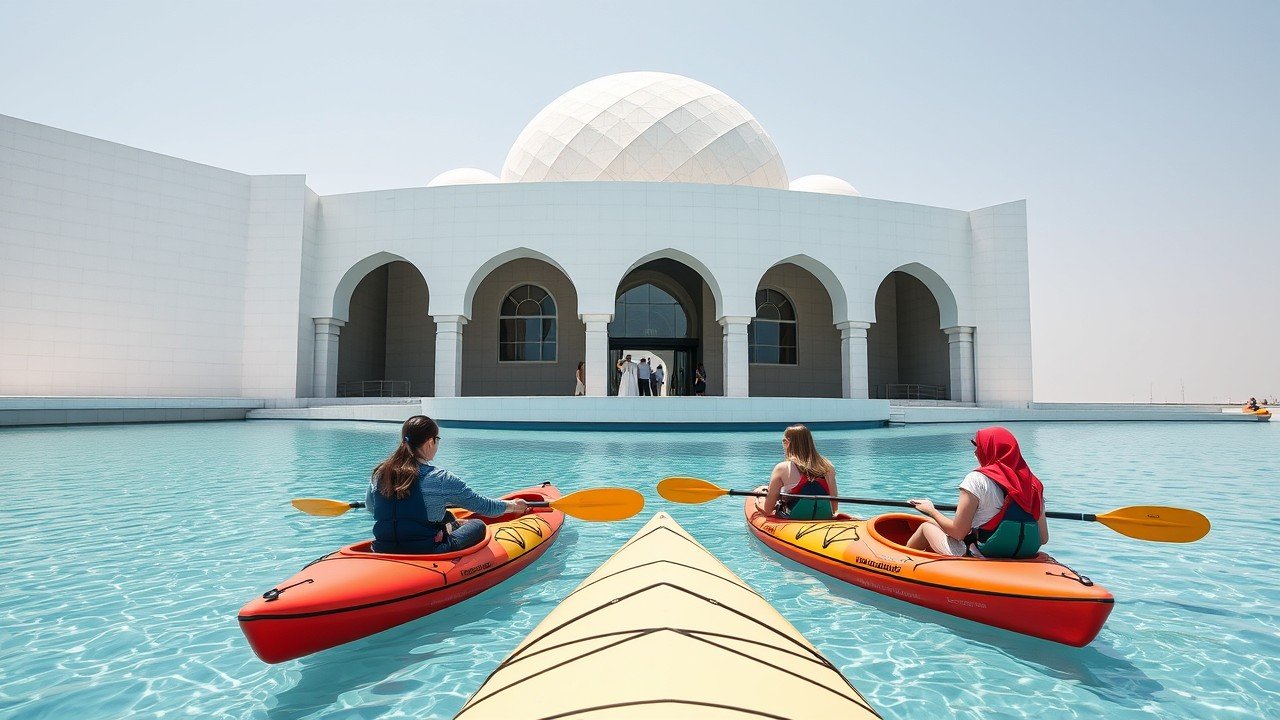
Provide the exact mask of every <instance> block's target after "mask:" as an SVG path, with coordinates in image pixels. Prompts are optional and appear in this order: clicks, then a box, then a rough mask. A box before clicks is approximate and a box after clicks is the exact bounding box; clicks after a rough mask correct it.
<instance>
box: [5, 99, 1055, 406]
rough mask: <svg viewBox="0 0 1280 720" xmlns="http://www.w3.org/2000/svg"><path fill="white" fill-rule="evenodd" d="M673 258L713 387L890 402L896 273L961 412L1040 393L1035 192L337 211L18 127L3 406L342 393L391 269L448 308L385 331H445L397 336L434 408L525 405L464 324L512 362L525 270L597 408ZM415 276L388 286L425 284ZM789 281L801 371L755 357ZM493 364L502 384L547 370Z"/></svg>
mask: <svg viewBox="0 0 1280 720" xmlns="http://www.w3.org/2000/svg"><path fill="white" fill-rule="evenodd" d="M779 167H780V164H779ZM504 179H505V178H504ZM784 180H785V179H784ZM785 186H786V185H785V182H784V183H783V185H782V187H785ZM655 259H668V260H671V261H675V262H677V263H680V264H682V266H683V267H686V268H687V269H689V270H690V273H691V276H693V275H695V274H696V277H700V278H701V280H702V281H703V283H704V285H703V290H702V292H700V293H697V294H698V295H702V296H703V297H692V295H693V293H690V296H691V298H692V299H691V301H690V302H691V303H692V305H695V306H697V307H698V308H699V309H700V312H699V314H698V316H697V317H696V318H691V320H692V321H696V325H697V332H698V333H699V336H698V341H699V343H700V344H699V350H698V358H699V359H701V361H702V362H704V364H705V365H706V368H707V370H708V374H709V375H710V376H711V378H710V382H709V383H708V393H709V394H715V395H727V396H746V395H751V394H784V393H785V394H790V392H791V390H786V391H782V390H781V388H791V389H794V392H795V393H796V394H797V395H802V396H803V395H806V394H812V395H825V396H834V395H838V396H843V397H852V398H859V397H861V398H866V397H868V396H869V395H870V396H873V397H874V396H875V395H876V393H877V389H876V388H875V387H869V380H868V378H869V374H868V354H869V352H871V354H873V355H875V352H876V351H875V349H874V348H872V350H870V351H869V350H868V344H869V343H871V344H872V345H874V344H875V343H876V342H879V340H877V339H876V338H878V337H880V335H881V334H878V333H877V332H875V323H876V321H877V317H876V306H877V292H878V291H879V290H880V288H881V286H882V284H884V283H885V282H886V279H887V278H890V277H891V274H892V273H895V271H897V272H900V273H905V274H906V275H909V276H911V277H912V278H915V280H918V281H919V284H922V285H923V287H924V288H927V290H928V293H930V294H932V297H933V299H934V300H935V301H936V310H935V311H933V312H935V314H934V315H929V314H927V313H926V315H924V316H922V317H925V318H926V319H925V320H924V321H923V322H925V323H926V324H931V323H933V322H936V323H937V330H936V331H934V330H933V329H932V327H929V328H925V329H924V330H922V331H920V332H925V331H927V332H929V333H935V332H936V334H937V338H933V337H932V336H930V337H931V339H930V340H929V341H928V342H930V343H935V345H932V346H931V347H934V348H940V349H936V350H931V351H930V352H932V353H933V355H931V357H934V356H936V357H941V358H943V359H942V360H941V361H940V362H945V363H949V366H947V367H944V368H942V369H941V370H940V371H939V372H941V376H942V377H943V378H944V380H943V382H949V383H950V386H951V387H949V390H948V391H949V394H950V395H951V396H952V398H953V399H955V400H962V401H971V402H977V403H979V404H982V405H989V406H1019V405H1023V404H1025V403H1027V402H1029V401H1030V400H1031V334H1030V309H1029V299H1028V296H1029V290H1028V285H1027V225H1026V207H1025V203H1024V202H1022V201H1018V202H1011V203H1007V204H1004V205H999V206H995V207H991V208H985V209H982V210H976V211H973V212H965V211H960V210H950V209H945V208H936V207H926V206H922V205H913V204H909V203H901V202H892V201H886V200H876V199H871V198H865V197H857V196H849V195H842V194H830V193H821V192H797V191H792V190H787V189H777V188H773V187H753V186H749V185H728V184H715V183H690V182H636V181H604V180H601V181H594V182H496V183H495V182H488V183H471V184H456V185H455V184H442V185H438V186H435V187H421V188H409V189H399V190H385V191H374V192H363V193H353V194H346V195H334V196H325V197H321V196H317V195H316V194H315V193H313V192H312V191H311V190H310V189H309V188H308V187H307V186H306V183H305V177H303V176H297V175H279V176H247V175H242V174H239V173H235V172H231V171H227V170H220V169H216V168H211V167H208V166H204V165H199V164H196V163H191V162H187V161H183V160H178V159H175V158H170V157H165V156H161V155H157V154H154V153H150V152H146V151H142V150H137V149H134V148H130V147H126V146H123V145H119V144H115V143H111V142H107V141H104V140H98V139H94V138H89V137H85V136H82V135H77V134H74V133H70V132H66V131H62V130H58V129H54V128H50V127H45V126H41V125H37V124H34V123H30V122H26V121H22V120H18V119H15V118H10V117H4V116H0V395H144V396H176V395H192V396H195V395H201V396H240V397H254V398H257V397H265V398H286V397H326V396H333V395H334V394H335V392H336V385H337V378H338V366H339V364H340V363H341V362H343V361H344V356H343V354H342V352H343V345H342V341H343V337H344V336H343V333H344V332H346V331H348V330H349V329H350V328H348V327H347V323H348V321H350V320H351V312H352V309H351V300H352V295H353V292H354V291H355V290H356V288H357V286H358V285H359V284H360V283H361V281H362V280H364V279H365V278H366V277H367V276H369V274H370V273H371V271H374V270H376V269H378V268H381V267H383V266H385V265H387V264H388V263H391V262H395V261H403V262H405V263H408V264H409V265H411V266H412V268H414V269H416V270H417V272H418V273H420V274H421V278H422V281H425V286H426V291H413V292H401V293H400V295H396V293H397V291H396V290H394V288H393V289H392V290H388V291H387V296H388V297H389V298H390V297H391V296H393V295H396V297H401V296H403V297H410V296H411V297H421V298H427V297H428V296H429V300H425V299H424V300H423V301H422V304H424V305H427V307H421V308H418V307H408V308H406V307H405V306H404V304H403V303H402V302H401V301H396V300H394V299H392V300H388V303H389V304H388V306H387V310H386V312H385V313H384V315H386V316H387V317H389V318H391V319H388V320H387V325H386V327H388V328H389V327H392V325H393V323H398V324H396V325H395V327H400V328H412V329H411V330H407V331H402V333H403V332H411V333H427V334H430V333H431V330H430V328H431V327H434V333H435V334H434V337H431V338H430V342H429V343H426V340H424V343H426V344H422V345H413V342H412V339H411V338H397V339H396V340H395V341H394V342H393V339H391V338H388V339H386V341H385V342H386V347H385V352H386V353H390V354H391V355H397V354H398V353H399V355H397V356H398V357H400V356H403V355H412V354H413V353H414V352H418V354H419V355H421V354H422V351H415V350H414V349H413V348H414V347H418V348H428V349H427V350H426V351H425V352H426V354H427V355H428V357H426V358H423V357H416V358H409V359H407V360H406V359H405V357H400V359H399V360H397V362H399V364H400V366H403V367H404V368H406V369H405V370H404V372H406V373H417V374H418V375H424V374H425V375H426V376H429V377H431V378H432V382H431V383H430V385H431V387H430V391H431V392H430V393H417V394H430V395H433V396H436V397H451V396H458V395H463V394H502V395H516V394H521V393H520V392H519V388H520V387H521V386H522V384H523V381H521V382H519V383H516V384H514V385H513V384H510V383H509V384H507V385H504V386H502V390H501V391H494V392H486V388H488V387H497V386H496V385H485V384H483V383H481V384H476V383H475V382H472V381H469V380H468V378H467V377H466V373H467V372H468V367H469V365H468V363H469V362H471V361H470V358H471V357H472V356H473V355H474V354H475V350H474V349H473V346H472V345H469V343H471V342H472V340H471V339H470V338H469V337H468V333H469V332H472V331H475V332H477V333H484V338H485V341H486V342H487V343H488V345H487V346H486V347H496V344H497V341H496V337H495V338H488V335H489V334H493V333H496V328H497V327H498V325H497V317H496V316H495V317H489V316H490V315H493V314H494V313H495V312H496V311H495V310H494V308H496V307H497V303H498V302H500V301H501V297H490V296H489V295H488V294H486V296H485V297H482V298H479V299H478V298H477V292H478V291H480V290H481V289H482V287H483V288H485V290H484V292H485V293H490V294H491V293H494V292H496V293H499V294H501V293H505V292H507V291H509V289H510V288H509V287H508V286H509V285H512V284H513V283H518V282H520V281H521V278H523V277H525V276H526V275H527V276H528V278H529V279H528V280H527V281H528V282H534V283H535V284H539V286H540V287H541V286H542V285H548V286H555V287H556V288H559V289H557V290H555V291H553V294H554V293H559V297H557V298H556V302H557V305H558V312H559V318H560V319H559V332H560V339H559V342H560V344H561V346H562V350H561V352H560V356H559V358H558V360H557V362H558V363H559V365H558V366H557V369H555V370H554V372H556V373H559V374H560V376H562V377H564V378H566V381H565V382H566V389H565V390H564V394H566V395H567V394H569V392H571V388H572V382H573V381H572V368H573V366H574V365H575V364H576V361H577V360H579V359H585V360H586V361H587V375H588V377H587V387H588V394H591V395H602V394H605V393H606V387H607V385H608V378H609V373H608V372H607V370H608V368H607V367H606V366H607V365H608V364H609V358H608V357H607V355H606V353H607V352H608V349H609V339H610V338H609V336H608V329H607V328H608V323H609V322H610V321H612V320H614V319H615V318H614V313H615V300H616V299H617V298H618V296H619V294H620V292H621V291H622V290H624V289H625V288H623V287H622V285H623V283H624V280H627V278H628V277H630V276H631V274H632V271H634V270H636V268H638V267H640V266H641V265H644V264H645V263H648V262H650V261H653V260H655ZM513 261H518V262H514V263H513ZM504 266H505V267H504ZM397 267H398V268H400V270H398V271H396V272H392V273H390V276H392V277H396V276H401V275H407V276H411V277H412V278H415V279H414V280H412V282H418V281H417V280H416V274H414V273H412V272H404V267H405V266H402V265H397V266H393V268H397ZM521 268H524V269H521ZM495 271H498V272H497V274H495ZM513 272H515V273H516V274H514V275H513V274H512V273H513ZM521 273H523V274H521ZM539 273H542V275H539ZM491 274H493V275H494V277H495V279H493V280H491V281H490V282H488V283H486V280H487V279H489V278H490V276H491ZM544 276H545V277H544ZM560 276H562V277H560ZM538 277H544V279H543V280H538ZM766 277H768V279H769V282H767V283H765V282H764V280H765V279H766ZM894 277H900V276H894ZM788 278H790V279H788ZM775 281H776V283H775ZM395 282H396V281H392V285H394V283H395ZM913 282H914V281H913ZM557 283H559V284H557ZM778 283H781V284H778ZM787 283H791V285H790V286H788V285H787ZM898 284H899V285H903V286H905V285H907V284H908V283H907V282H902V283H898ZM775 285H777V287H778V289H779V290H780V291H782V292H784V293H788V294H794V295H795V297H794V298H793V300H794V304H795V306H796V308H797V311H798V312H800V317H799V318H798V320H797V323H798V326H799V327H800V331H801V339H800V342H799V351H800V352H801V358H802V359H801V361H800V362H797V363H796V364H795V366H793V367H783V368H777V367H770V368H762V367H759V366H757V365H753V364H750V363H749V362H748V358H747V353H748V349H747V335H746V333H747V329H748V327H749V326H750V324H751V322H752V318H753V317H754V316H755V315H756V313H757V306H756V293H757V290H759V289H761V288H762V287H766V286H768V287H774V286H775ZM565 287H568V288H571V290H572V291H571V292H568V291H566V290H564V289H562V288H565ZM812 291H816V292H819V293H821V294H822V295H825V297H818V296H814V294H813V292H812ZM920 292H924V291H923V290H921V291H920ZM415 302H416V301H415ZM682 302H683V301H682ZM925 305H928V303H925ZM827 308H829V310H828V309H827ZM478 309H479V311H481V312H483V313H484V317H477V316H476V313H477V311H478ZM925 309H926V310H928V308H925ZM813 314H817V315H821V317H820V318H817V319H815V318H814V316H813ZM828 314H829V317H828ZM901 314H903V315H905V314H906V313H901ZM406 316H407V317H406ZM379 317H382V316H379ZM935 317H936V320H934V319H930V318H935ZM396 318H398V319H396ZM379 322H381V320H380V321H379ZM901 322H903V323H905V322H906V321H905V320H902V321H901ZM916 322H917V324H919V322H922V321H920V320H918V319H917V321H916ZM902 327H903V328H905V329H904V330H903V331H902V332H904V333H905V332H908V331H909V330H910V326H908V325H905V324H904V325H902ZM869 329H870V330H871V332H870V333H869V332H868V330H869ZM912 332H915V331H912ZM570 333H571V336H570V335H569V334H570ZM384 334H385V329H384ZM392 334H393V335H394V334H396V333H394V332H393V333H392ZM396 343H399V344H396ZM405 343H408V344H407V345H405ZM401 345H404V347H403V348H401V349H397V348H400V347H401ZM351 352H354V351H349V353H348V355H347V356H345V358H350V357H354V355H352V354H351ZM484 352H485V353H489V354H491V353H492V351H491V350H485V351H484ZM569 353H572V354H573V355H574V356H572V357H571V356H569ZM813 353H819V354H821V357H813V356H812V354H813ZM806 354H808V355H806ZM877 357H878V356H877ZM481 359H482V360H483V361H485V362H486V363H489V365H487V366H486V367H489V366H490V365H491V366H492V367H491V368H490V369H488V370H484V371H483V373H489V376H494V375H500V374H502V373H505V372H510V373H521V372H526V368H523V367H517V366H519V365H521V364H520V363H508V364H502V363H497V361H496V360H494V361H490V360H489V359H488V358H487V355H486V356H485V357H482V358H481ZM930 362H935V363H936V362H938V361H935V360H931V361H930ZM385 364H386V365H387V366H390V365H392V364H393V363H392V359H391V358H390V357H387V358H386V359H385ZM801 368H809V370H804V369H801ZM797 370H798V372H799V373H800V374H797ZM935 370H937V368H935ZM477 372H480V371H477ZM547 372H550V371H549V370H548V369H547V368H545V367H544V368H542V373H543V374H542V375H539V376H536V377H535V376H534V375H530V376H529V377H530V378H531V379H530V380H529V381H528V382H529V386H530V387H536V388H543V389H541V390H536V391H533V392H530V393H528V394H548V392H550V391H548V390H546V389H545V388H546V387H549V385H548V383H549V382H551V381H548V380H547V379H546V377H545V376H546V373H547ZM806 372H807V373H809V374H810V375H811V376H808V377H806V376H804V374H803V373H806ZM788 373H790V374H788ZM814 373H820V374H821V375H823V377H816V376H812V375H813V374H814ZM836 373H838V374H839V375H838V377H837V376H835V374H836ZM520 377H523V376H520ZM770 378H772V379H770ZM388 379H391V378H388ZM495 382H496V380H495ZM763 382H768V383H774V384H773V385H770V388H771V389H770V391H768V392H758V393H752V392H751V390H752V387H753V385H755V384H757V383H763ZM419 389H426V388H425V387H422V386H421V385H420V386H419Z"/></svg>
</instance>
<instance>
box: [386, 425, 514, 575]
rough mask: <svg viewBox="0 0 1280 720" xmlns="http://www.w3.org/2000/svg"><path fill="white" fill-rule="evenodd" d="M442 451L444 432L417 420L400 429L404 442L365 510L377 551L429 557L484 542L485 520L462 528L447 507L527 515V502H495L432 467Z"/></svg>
mask: <svg viewBox="0 0 1280 720" xmlns="http://www.w3.org/2000/svg"><path fill="white" fill-rule="evenodd" d="M439 449H440V426H439V425H437V424H436V422H435V421H434V420H432V419H431V418H429V417H427V416H426V415H414V416H413V417H411V418H409V419H408V420H405V421H404V425H403V426H401V428H400V442H399V443H398V444H397V445H396V449H395V450H394V451H392V453H391V455H390V456H389V457H387V459H386V460H383V461H382V462H380V463H378V466H377V467H376V468H374V469H373V475H372V477H371V478H370V480H369V491H368V493H367V494H366V495H365V507H367V508H369V512H371V513H373V521H374V522H373V551H374V552H379V553H403V554H429V555H435V554H438V553H447V552H453V551H455V550H461V549H463V548H466V547H470V546H472V545H475V544H477V543H479V542H482V541H483V540H484V536H485V524H484V521H483V520H480V519H477V518H472V519H470V520H467V521H465V522H462V523H459V522H457V521H455V520H454V519H453V515H452V513H450V512H449V511H448V509H447V507H448V506H450V505H452V506H456V507H461V508H465V509H467V510H470V511H471V512H474V513H477V514H479V515H484V516H485V517H499V516H501V515H523V514H525V513H526V512H528V511H529V506H528V504H527V503H526V502H525V501H524V500H520V499H516V500H495V499H492V498H487V497H484V496H483V495H480V494H478V493H476V491H474V490H472V489H471V488H469V487H467V484H466V483H464V482H463V481H462V480H461V479H459V478H458V476H457V475H454V474H453V473H451V472H449V471H448V470H445V469H444V468H440V467H436V466H435V465H432V464H431V461H432V460H434V459H435V457H436V452H437V451H438V450H439Z"/></svg>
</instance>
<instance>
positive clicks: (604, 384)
mask: <svg viewBox="0 0 1280 720" xmlns="http://www.w3.org/2000/svg"><path fill="white" fill-rule="evenodd" d="M578 317H580V318H582V324H583V325H586V326H587V344H586V357H584V358H583V359H584V360H586V363H587V396H588V397H604V396H605V395H608V394H609V372H610V371H611V370H613V368H611V367H609V323H610V322H612V321H613V313H582V314H581V315H579V316H578Z"/></svg>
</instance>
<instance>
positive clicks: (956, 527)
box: [908, 488, 978, 541]
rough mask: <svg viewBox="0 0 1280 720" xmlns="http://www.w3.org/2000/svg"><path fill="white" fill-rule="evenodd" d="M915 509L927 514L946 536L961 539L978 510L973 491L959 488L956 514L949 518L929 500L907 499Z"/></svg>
mask: <svg viewBox="0 0 1280 720" xmlns="http://www.w3.org/2000/svg"><path fill="white" fill-rule="evenodd" d="M908 502H910V503H911V504H912V505H914V506H915V508H916V510H919V511H920V512H921V514H923V515H927V516H928V517H929V518H930V519H932V520H933V521H934V522H935V523H937V524H938V527H940V528H942V532H944V533H946V534H947V536H948V537H952V538H955V539H956V540H961V541H963V540H964V538H965V536H966V535H968V534H969V530H971V529H972V528H973V516H974V515H975V514H977V512H978V498H977V497H975V496H974V494H973V493H971V492H969V491H968V490H965V489H964V488H960V499H959V500H958V501H956V516H955V517H954V518H949V517H947V516H946V515H943V514H942V513H941V512H939V511H938V509H937V508H935V507H934V506H933V503H932V502H931V501H929V500H927V499H926V500H909V501H908Z"/></svg>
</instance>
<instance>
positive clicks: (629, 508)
mask: <svg viewBox="0 0 1280 720" xmlns="http://www.w3.org/2000/svg"><path fill="white" fill-rule="evenodd" d="M547 504H548V505H550V506H551V507H553V508H555V509H557V510H559V511H560V512H562V513H564V514H565V515H572V516H573V517H576V518H578V519H579V520H588V521H591V522H608V521H610V520H625V519H627V518H629V517H631V516H632V515H635V514H636V513H638V512H640V511H641V510H643V509H644V496H643V495H641V494H640V493H639V492H637V491H636V490H632V489H631V488H593V489H591V490H579V491H578V492H575V493H569V494H568V495H565V496H564V497H562V498H560V499H559V500H552V501H551V502H549V503H547Z"/></svg>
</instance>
